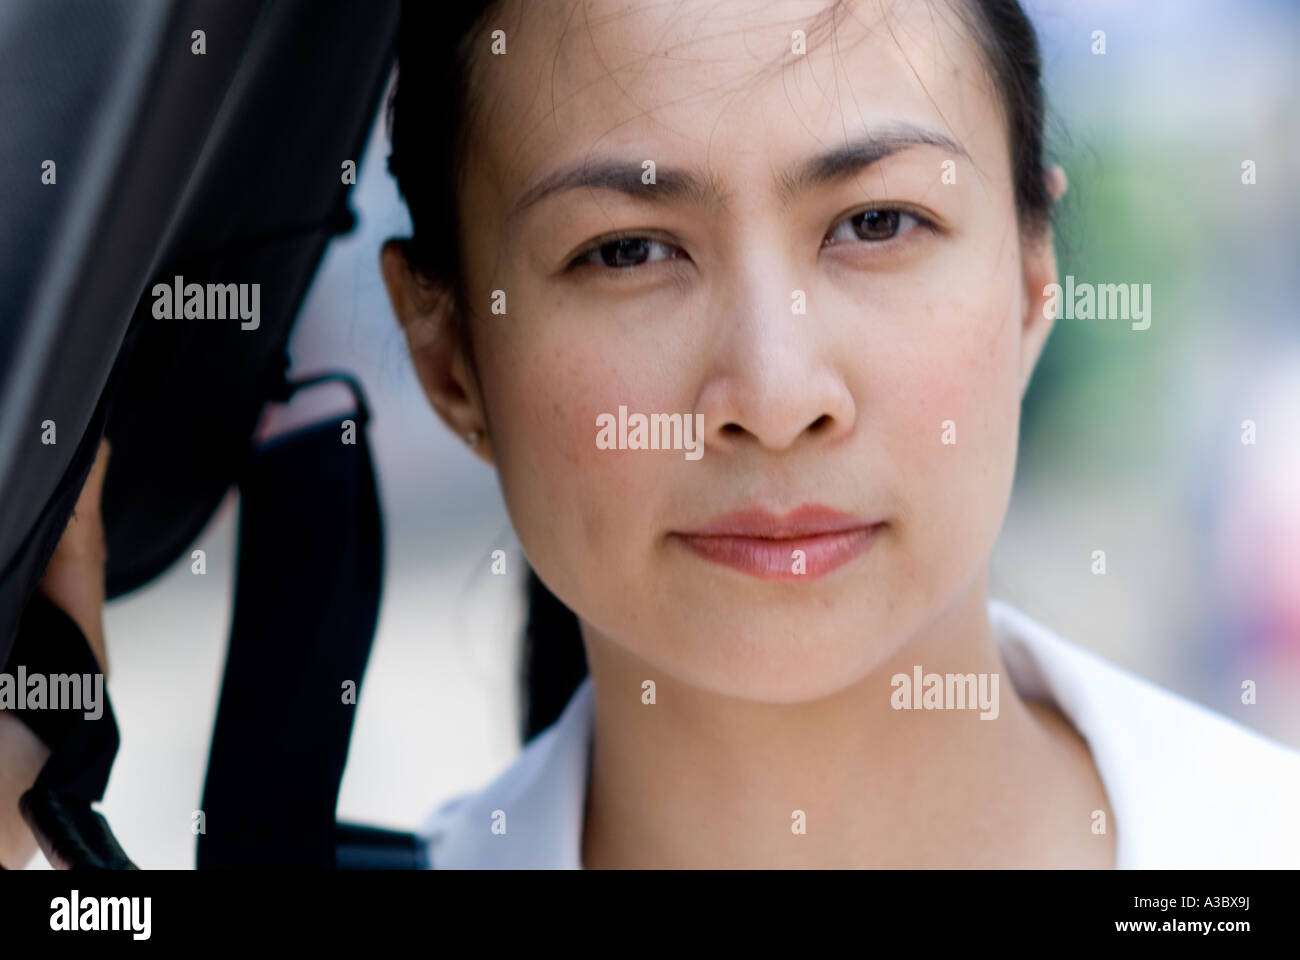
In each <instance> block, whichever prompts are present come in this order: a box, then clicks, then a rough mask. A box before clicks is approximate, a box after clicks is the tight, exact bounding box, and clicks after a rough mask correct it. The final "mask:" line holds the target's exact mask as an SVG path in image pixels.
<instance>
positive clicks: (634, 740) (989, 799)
mask: <svg viewBox="0 0 1300 960" xmlns="http://www.w3.org/2000/svg"><path fill="white" fill-rule="evenodd" d="M584 641H585V643H586V646H587V656H588V662H589V664H590V667H591V674H592V679H593V694H594V711H595V714H594V740H593V746H592V764H591V772H590V779H589V783H588V790H587V806H586V814H585V818H584V829H583V841H582V861H583V864H584V865H585V866H587V867H589V868H602V867H666V868H692V867H703V868H711V867H714V868H725V867H739V868H748V867H904V866H934V867H941V866H963V867H999V866H1112V865H1113V863H1114V844H1113V831H1112V832H1111V833H1110V835H1109V836H1107V837H1104V838H1103V840H1102V842H1100V843H1099V842H1098V838H1097V837H1096V836H1095V835H1094V834H1092V832H1091V830H1090V826H1091V823H1092V820H1091V819H1090V814H1091V812H1092V811H1093V810H1096V809H1102V810H1104V811H1105V812H1106V820H1107V822H1110V821H1111V820H1112V817H1111V814H1110V810H1109V806H1108V805H1107V804H1106V798H1105V792H1104V790H1103V789H1102V786H1101V782H1100V778H1099V777H1098V776H1097V773H1096V769H1095V766H1094V765H1093V763H1092V759H1091V756H1090V755H1089V754H1088V751H1087V748H1086V746H1085V745H1084V744H1083V741H1082V740H1081V739H1080V738H1079V737H1078V734H1077V733H1076V732H1075V731H1074V730H1073V728H1072V727H1071V726H1070V724H1069V723H1068V722H1066V721H1065V720H1064V718H1062V717H1061V716H1060V714H1059V712H1057V711H1055V709H1054V708H1051V707H1047V706H1044V705H1039V704H1033V705H1026V704H1025V702H1024V701H1023V700H1022V699H1021V698H1020V696H1019V695H1018V693H1017V692H1016V690H1015V688H1014V686H1013V685H1012V684H1011V682H1010V678H1009V677H1008V675H1007V673H1006V669H1005V665H1004V663H1003V661H1002V658H1001V654H1000V652H999V650H998V647H997V642H996V640H995V638H994V635H993V630H992V627H991V624H990V623H989V619H988V608H987V587H986V583H985V581H984V579H983V578H980V581H979V582H978V583H976V584H975V585H973V586H972V587H971V589H970V590H969V591H967V593H966V594H965V595H964V596H962V597H961V598H960V599H959V601H958V602H957V603H956V604H954V605H953V606H952V607H951V608H950V609H949V610H948V611H946V612H945V613H944V614H943V615H942V616H941V617H940V618H939V619H937V620H936V621H935V622H933V623H932V624H930V625H928V626H927V627H926V628H925V629H924V630H923V631H921V632H920V633H918V634H917V635H915V636H913V637H911V638H909V639H907V640H906V641H905V642H904V643H903V644H902V645H901V646H900V647H899V648H898V649H897V650H896V651H892V652H890V653H889V654H888V655H887V656H886V657H885V659H884V660H882V661H881V662H880V663H879V664H878V665H877V666H875V667H874V668H872V669H871V670H870V672H869V673H867V674H866V675H865V676H863V677H861V678H860V679H858V680H857V681H855V682H854V683H853V684H851V685H850V686H848V687H845V688H843V689H842V690H840V691H838V692H836V693H834V694H832V695H830V696H826V697H822V698H820V699H817V700H812V701H806V702H802V703H796V704H767V703H760V702H755V701H751V700H743V699H737V698H734V697H727V696H720V695H717V694H714V693H711V692H709V691H707V690H703V689H701V688H699V687H695V686H692V685H689V684H685V683H681V682H680V681H677V680H675V679H674V678H671V677H667V676H664V675H662V674H661V673H659V672H657V671H653V670H651V669H650V668H649V667H648V665H647V664H645V663H644V662H643V661H641V660H640V659H638V658H635V657H633V656H631V655H630V654H628V653H627V652H626V651H624V650H623V649H622V648H620V647H618V646H617V645H616V644H614V643H613V642H611V641H609V640H608V639H606V638H604V637H601V636H599V635H598V634H596V633H595V632H594V631H592V630H590V629H589V628H588V627H587V626H586V625H584ZM918 668H919V673H920V679H921V689H920V690H917V689H913V687H914V686H915V684H914V683H913V680H914V679H915V678H916V677H917V674H918ZM932 674H937V675H940V676H941V677H942V675H945V674H953V675H969V674H975V675H976V678H977V679H976V683H975V684H974V685H969V684H967V685H965V686H964V690H959V687H962V686H963V685H961V684H948V685H946V686H944V687H940V686H938V685H937V684H936V683H935V682H934V681H933V680H931V679H930V675H932ZM899 675H902V676H905V677H906V678H908V680H907V682H906V683H904V682H902V681H901V680H897V681H896V680H895V678H898V677H899ZM981 675H983V676H982V677H981ZM647 677H652V678H654V680H655V683H656V691H655V703H654V704H652V705H647V704H645V703H643V702H642V698H641V696H640V691H641V688H642V682H643V681H644V680H645V679H647ZM995 678H996V679H995ZM981 679H982V680H983V681H984V682H983V683H982V684H981V683H980V680H981ZM995 684H996V685H995ZM970 692H974V694H975V695H976V696H975V698H973V699H976V700H978V697H979V695H980V694H981V693H982V694H983V706H981V705H980V704H979V703H978V702H977V703H975V704H974V705H973V706H974V708H972V706H971V705H968V706H967V707H966V708H965V709H953V708H952V707H953V706H954V705H955V704H954V703H953V699H952V698H953V696H954V695H955V694H957V693H970ZM990 694H993V696H992V700H993V701H994V704H995V709H989V708H988V704H989V699H990V696H989V695H990ZM926 704H929V705H930V707H927V706H926ZM936 704H942V705H945V706H947V707H948V708H947V709H935V708H933V707H934V705H936ZM981 713H985V714H988V715H989V716H988V717H987V718H986V719H981V718H980V714H981ZM801 830H802V832H801Z"/></svg>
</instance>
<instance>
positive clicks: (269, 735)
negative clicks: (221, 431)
mask: <svg viewBox="0 0 1300 960" xmlns="http://www.w3.org/2000/svg"><path fill="white" fill-rule="evenodd" d="M336 378H337V379H342V380H343V381H344V382H346V383H348V384H349V386H351V388H352V391H353V394H354V398H355V400H356V405H357V409H356V412H355V413H353V414H351V415H349V416H348V417H342V418H339V419H338V420H327V421H323V422H321V423H319V424H316V425H314V426H312V427H309V428H306V429H303V430H299V431H297V432H295V433H292V434H288V435H286V436H283V437H278V438H276V439H275V440H272V441H270V442H269V443H267V444H265V445H263V446H262V447H260V448H257V449H256V450H254V451H253V452H252V455H251V456H250V458H249V461H248V463H247V465H246V467H245V468H244V471H243V476H242V477H241V478H240V494H241V496H240V517H239V561H238V563H239V565H238V571H239V573H238V583H237V585H236V592H235V615H234V620H233V623H232V625H231V630H230V652H229V654H228V659H227V662H226V678H225V683H224V684H223V686H222V689H221V702H220V705H219V707H218V710H217V725H216V730H215V731H214V733H213V736H212V753H211V757H210V760H209V763H208V776H207V784H206V786H205V788H204V791H203V804H202V810H203V814H204V821H205V832H204V833H201V834H200V835H199V844H198V866H199V867H200V868H205V867H232V866H251V865H258V866H262V865H280V866H288V865H293V866H308V867H332V866H334V856H335V852H334V845H335V838H334V835H333V830H334V810H335V807H336V806H337V803H338V792H339V784H340V783H341V781H342V779H343V767H344V763H345V761H346V759H347V745H348V738H349V737H350V735H351V732H352V719H353V715H354V711H355V710H356V706H355V704H356V702H357V695H358V694H359V692H360V687H361V680H362V674H363V673H364V671H365V668H366V660H367V658H368V657H369V654H370V645H371V640H372V638H373V636H374V629H375V621H376V619H377V618H378V616H379V595H380V582H381V569H382V564H383V538H382V532H381V527H382V525H381V522H380V515H379V501H378V497H377V495H376V491H375V477H374V469H373V466H372V464H371V459H370V452H369V446H368V444H367V442H366V434H365V427H366V423H367V421H368V420H369V412H368V411H367V409H366V405H365V399H364V397H363V396H362V394H361V389H360V387H359V386H358V385H357V384H356V383H355V382H354V381H352V380H351V379H350V378H348V377H346V376H345V375H337V374H336V375H331V376H326V377H314V378H312V379H310V380H305V381H302V382H300V383H296V384H290V385H288V387H287V390H286V391H285V395H286V398H287V394H288V393H289V392H291V391H292V390H294V389H297V388H298V387H301V386H306V385H308V384H315V383H320V382H322V381H324V380H327V379H336ZM345 439H350V440H351V441H352V442H351V443H345V442H344V440H345ZM349 686H350V691H349ZM349 692H350V694H351V695H350V696H349Z"/></svg>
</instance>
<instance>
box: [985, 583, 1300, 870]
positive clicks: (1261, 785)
mask: <svg viewBox="0 0 1300 960" xmlns="http://www.w3.org/2000/svg"><path fill="white" fill-rule="evenodd" d="M990 616H991V621H992V623H993V625H994V629H995V635H996V636H997V638H998V643H999V646H1000V648H1001V650H1002V653H1003V658H1004V660H1005V662H1006V663H1007V669H1008V670H1009V672H1010V673H1011V680H1012V683H1013V684H1014V685H1015V687H1016V689H1017V691H1018V692H1019V693H1020V694H1021V695H1022V696H1024V697H1025V698H1026V699H1042V700H1047V701H1048V702H1051V703H1053V704H1055V705H1056V706H1057V708H1058V709H1060V711H1061V712H1062V713H1063V714H1064V715H1065V716H1066V717H1067V719H1069V720H1070V722H1071V723H1072V724H1073V725H1074V727H1075V728H1076V729H1077V730H1078V731H1079V732H1080V734H1082V735H1083V737H1084V739H1085V740H1086V741H1087V742H1088V746H1089V749H1090V750H1091V752H1092V755H1093V759H1094V761H1095V762H1096V765H1097V769H1098V773H1099V774H1100V775H1101V778H1102V781H1103V783H1104V785H1105V787H1106V792H1107V795H1108V797H1109V798H1110V802H1111V809H1112V812H1113V813H1114V817H1115V829H1116V831H1117V840H1118V841H1119V844H1120V861H1121V864H1120V865H1121V866H1135V867H1162V868H1164V867H1167V868H1183V867H1300V749H1297V748H1295V747H1292V746H1289V745H1287V744H1283V743H1279V742H1277V741H1276V740H1273V739H1270V738H1269V737H1266V736H1264V735H1263V734H1261V733H1259V732H1258V731H1256V730H1253V729H1251V728H1250V727H1247V726H1245V725H1243V724H1241V723H1239V722H1237V721H1236V720H1233V719H1231V718H1229V717H1227V716H1224V715H1223V714H1220V713H1217V712H1215V711H1213V710H1210V709H1209V708H1207V707H1205V706H1203V705H1202V704H1199V703H1196V702H1195V701H1193V700H1190V699H1188V698H1186V697H1184V696H1181V695H1180V694H1177V693H1174V692H1173V691H1171V690H1168V689H1166V688H1164V687H1161V686H1159V685H1157V684H1154V683H1152V682H1151V681H1149V680H1146V679H1144V678H1142V677H1139V676H1137V675H1136V674H1134V673H1132V672H1130V671H1128V670H1126V669H1124V668H1122V667H1120V666H1118V665H1116V664H1114V663H1112V662H1110V661H1108V660H1106V659H1104V658H1103V657H1100V656H1099V655H1097V654H1095V653H1093V652H1091V651H1089V650H1087V649H1085V648H1084V647H1082V646H1080V645H1078V644H1076V643H1073V642H1070V641H1067V640H1065V639H1064V638H1062V637H1061V636H1059V635H1058V634H1056V633H1055V632H1053V631H1052V630H1050V629H1048V628H1046V627H1044V626H1043V625H1042V624H1040V623H1038V622H1037V621H1035V620H1033V619H1032V618H1030V617H1029V616H1028V615H1027V614H1025V613H1024V612H1023V611H1020V610H1018V609H1016V608H1015V607H1012V606H1010V605H1009V604H1006V603H1002V602H999V601H991V602H990Z"/></svg>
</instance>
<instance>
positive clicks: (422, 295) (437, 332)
mask: <svg viewBox="0 0 1300 960" xmlns="http://www.w3.org/2000/svg"><path fill="white" fill-rule="evenodd" d="M379 264H380V269H381V271H382V272H383V275H384V285H385V286H386V287H387V288H388V299H389V300H390V301H391V302H392V305H393V313H394V314H396V316H397V322H398V323H399V324H401V327H402V332H403V333H405V334H406V344H407V349H408V350H409V352H410V354H411V362H412V363H413V364H414V365H415V371H416V373H417V374H418V375H419V377H420V385H421V386H422V387H423V388H424V394H425V396H427V397H428V398H429V403H431V404H432V405H433V408H434V410H436V411H437V412H438V416H439V417H441V418H442V422H443V423H445V424H446V425H447V426H448V427H449V428H450V429H451V431H452V432H453V433H455V434H456V435H457V436H458V437H460V438H461V440H465V439H466V437H467V436H473V437H474V438H475V442H473V443H472V444H471V448H472V449H473V450H474V452H475V453H476V454H477V455H478V456H479V457H481V458H482V459H483V460H485V461H487V462H488V463H492V453H491V447H490V446H489V440H490V438H489V437H488V436H487V431H486V429H485V427H484V424H485V423H486V417H485V415H484V411H483V402H482V397H481V394H480V391H479V389H478V383H477V382H476V380H475V378H474V374H473V370H472V368H471V366H470V364H469V363H468V360H467V358H466V356H465V348H464V344H462V343H461V340H460V337H459V336H458V334H457V329H456V300H455V297H454V296H453V295H452V291H451V290H450V289H448V288H447V287H446V286H445V285H442V284H437V283H432V282H430V281H429V280H427V279H426V278H424V277H423V276H422V275H420V274H419V273H417V272H416V271H415V269H414V268H412V266H411V264H410V262H409V261H408V260H407V258H406V251H405V249H404V247H403V244H402V241H400V240H396V239H393V240H389V241H387V242H386V243H385V244H384V246H383V249H382V250H381V251H380V254H379Z"/></svg>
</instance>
